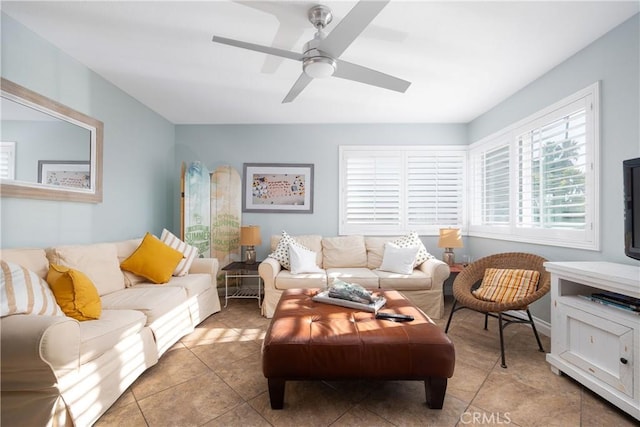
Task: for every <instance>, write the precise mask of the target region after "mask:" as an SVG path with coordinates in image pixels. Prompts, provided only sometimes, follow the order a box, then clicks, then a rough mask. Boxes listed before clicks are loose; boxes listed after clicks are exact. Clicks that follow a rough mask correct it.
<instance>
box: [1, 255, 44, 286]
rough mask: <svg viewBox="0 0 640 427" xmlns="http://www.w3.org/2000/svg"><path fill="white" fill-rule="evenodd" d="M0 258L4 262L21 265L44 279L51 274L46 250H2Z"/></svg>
mask: <svg viewBox="0 0 640 427" xmlns="http://www.w3.org/2000/svg"><path fill="white" fill-rule="evenodd" d="M0 258H1V259H2V260H3V261H7V262H12V263H14V264H18V265H21V266H23V267H24V268H26V269H27V270H30V271H33V272H34V273H36V274H37V275H38V277H41V278H43V279H44V278H46V277H47V273H48V272H49V260H48V259H47V254H46V253H45V251H44V249H40V248H29V249H2V250H0Z"/></svg>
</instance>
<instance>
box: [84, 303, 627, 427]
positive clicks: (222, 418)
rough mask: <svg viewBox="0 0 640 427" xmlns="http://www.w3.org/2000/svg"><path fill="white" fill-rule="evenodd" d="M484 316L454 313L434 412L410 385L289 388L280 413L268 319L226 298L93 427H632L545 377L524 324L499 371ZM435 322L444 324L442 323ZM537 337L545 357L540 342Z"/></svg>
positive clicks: (579, 390) (576, 388)
mask: <svg viewBox="0 0 640 427" xmlns="http://www.w3.org/2000/svg"><path fill="white" fill-rule="evenodd" d="M449 298H450V297H448V298H447V305H446V310H445V311H446V314H447V316H448V312H449V309H450V307H451V302H450V301H449ZM483 319H484V318H483V316H482V315H480V314H478V313H475V312H472V311H469V310H463V311H460V312H458V313H456V315H455V316H454V321H453V324H452V326H451V329H450V331H449V335H450V337H451V339H452V340H453V342H454V344H455V346H456V369H455V373H454V375H453V378H451V379H450V380H449V384H448V388H447V396H446V398H445V402H444V408H443V409H442V410H431V409H429V408H428V407H427V406H426V403H425V400H424V399H425V395H424V385H423V383H421V382H418V381H390V382H372V381H354V382H328V383H327V382H320V381H299V382H294V381H292V382H288V383H287V385H286V392H285V408H284V409H283V410H279V411H274V410H272V409H271V408H270V406H269V395H268V392H267V381H266V380H265V378H264V377H263V376H262V371H261V365H260V345H261V342H262V338H263V336H264V332H265V330H266V328H267V326H268V323H269V320H268V319H264V318H263V317H261V316H260V312H259V309H258V307H257V303H256V301H255V300H231V301H229V305H228V307H227V308H224V309H223V310H222V311H221V312H220V313H216V314H214V315H213V316H211V317H209V318H208V319H207V320H205V321H204V322H203V323H201V324H200V325H199V326H198V328H197V329H196V331H194V332H193V333H192V334H190V335H188V336H186V337H184V338H183V339H182V340H181V341H180V342H179V343H177V344H176V345H174V346H173V347H172V348H171V349H170V350H169V351H168V352H167V353H166V354H165V355H164V356H163V357H162V358H161V359H160V361H159V363H158V364H157V365H156V366H154V367H152V368H150V369H149V370H147V371H146V372H145V373H144V374H143V375H142V376H141V377H140V378H138V380H137V381H136V382H135V383H134V384H133V385H132V386H131V387H130V388H129V389H128V390H127V391H126V392H125V393H124V394H123V395H122V397H121V398H120V399H119V400H118V401H117V402H116V403H115V404H114V405H113V406H112V407H111V408H110V409H109V410H108V411H107V412H106V413H105V414H104V415H103V416H102V418H100V419H99V420H98V422H97V423H96V426H98V427H104V426H335V427H338V426H465V425H511V426H522V427H524V426H563V427H569V426H607V427H609V426H632V425H638V423H637V422H636V421H635V420H634V419H633V418H631V417H629V416H628V415H626V414H624V413H623V412H621V411H620V410H618V409H617V408H615V407H614V406H612V405H610V404H608V403H607V402H606V401H604V400H603V399H601V398H599V397H598V396H597V395H595V394H593V393H592V392H590V391H589V390H587V389H585V388H583V387H582V386H580V385H579V384H578V383H576V382H574V381H573V380H571V379H570V378H568V377H565V376H556V375H554V374H553V373H551V371H550V370H549V366H548V365H547V363H546V362H545V357H544V353H541V352H539V351H537V346H536V343H535V338H534V337H533V334H532V333H531V330H530V329H528V328H527V327H526V326H524V325H511V326H509V327H508V328H507V329H506V330H505V336H506V341H507V344H506V348H507V353H506V357H507V365H508V368H507V369H503V368H501V367H500V350H499V342H498V334H497V330H496V323H495V322H496V320H495V319H490V323H489V331H485V330H483ZM492 321H493V323H492ZM437 323H438V324H440V325H441V326H442V327H444V325H445V324H446V318H445V319H441V320H438V321H437ZM542 339H543V344H544V346H545V349H546V350H547V351H548V350H549V348H550V345H549V338H548V337H544V336H542Z"/></svg>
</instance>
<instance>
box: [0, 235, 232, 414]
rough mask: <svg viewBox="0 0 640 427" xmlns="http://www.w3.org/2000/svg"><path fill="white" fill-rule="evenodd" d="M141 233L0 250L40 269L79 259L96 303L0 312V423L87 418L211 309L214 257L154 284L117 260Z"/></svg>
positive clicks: (215, 303) (214, 306)
mask: <svg viewBox="0 0 640 427" xmlns="http://www.w3.org/2000/svg"><path fill="white" fill-rule="evenodd" d="M140 241H141V239H134V240H127V241H121V242H115V243H101V244H92V245H78V246H60V247H56V248H49V249H47V250H45V249H4V250H2V251H1V252H0V258H1V259H2V260H3V261H6V262H10V263H14V264H19V265H20V266H22V267H25V268H27V269H28V270H31V271H33V272H34V273H36V274H37V275H38V276H40V277H42V278H46V276H47V272H48V270H49V262H50V260H51V262H53V263H56V264H64V263H65V260H66V261H69V260H73V262H74V263H76V264H77V263H80V264H82V272H83V273H84V274H86V275H87V276H88V277H89V278H90V279H91V280H92V281H93V283H94V284H95V286H96V288H97V290H98V293H99V295H100V299H101V303H102V313H101V315H100V318H99V319H98V320H89V321H81V322H80V321H77V320H75V319H73V318H70V317H66V316H39V315H23V314H17V315H10V316H7V317H3V318H2V319H1V320H0V322H1V323H0V328H1V360H0V362H1V368H0V369H1V372H0V374H1V389H2V406H1V420H0V421H1V424H2V425H7V426H10V425H15V426H17V425H24V426H27V425H29V426H47V425H77V426H89V425H91V424H93V423H94V422H95V421H96V420H97V419H98V418H99V417H100V416H101V415H102V414H103V413H104V412H105V411H106V410H107V409H108V408H109V407H110V406H111V405H112V404H113V403H114V402H115V401H116V400H117V398H118V397H119V396H120V395H121V394H122V393H123V392H124V391H125V390H126V389H127V387H129V386H130V385H131V384H132V383H133V382H134V381H135V379H136V378H137V377H138V376H139V375H140V374H142V373H143V372H144V371H145V370H146V369H147V368H149V367H150V366H153V365H154V364H156V363H157V361H158V358H159V357H160V356H161V355H162V354H163V353H164V352H165V351H166V350H167V349H168V348H169V347H171V346H172V345H173V344H174V343H176V342H177V341H178V340H179V339H180V338H181V337H183V336H184V335H186V334H188V333H190V332H191V331H193V330H194V327H195V326H196V325H197V324H199V323H200V322H202V321H203V320H204V319H206V318H207V317H208V316H209V315H211V314H213V313H216V312H218V311H220V300H219V297H218V292H217V288H216V275H217V273H218V262H217V260H216V259H201V258H196V259H195V260H194V261H193V264H192V265H191V268H190V270H189V273H188V274H187V275H186V276H181V277H172V278H171V279H170V280H169V282H168V283H166V284H161V285H158V284H153V283H149V282H147V281H145V279H143V278H141V277H139V276H135V275H133V274H131V273H128V272H123V271H122V270H120V267H119V266H120V262H121V261H122V260H124V259H126V258H127V257H128V256H129V255H130V254H132V253H133V251H134V250H135V249H136V248H137V247H138V245H139V244H140Z"/></svg>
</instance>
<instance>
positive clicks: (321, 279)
mask: <svg viewBox="0 0 640 427" xmlns="http://www.w3.org/2000/svg"><path fill="white" fill-rule="evenodd" d="M274 286H275V288H276V289H295V288H323V289H324V288H326V287H327V274H326V272H325V271H324V270H322V272H321V273H302V274H291V272H290V271H289V270H280V273H278V275H277V276H276V278H275V282H274Z"/></svg>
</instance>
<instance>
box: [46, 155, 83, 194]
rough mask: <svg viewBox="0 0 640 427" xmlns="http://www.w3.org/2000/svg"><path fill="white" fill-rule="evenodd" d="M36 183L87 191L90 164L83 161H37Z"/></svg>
mask: <svg viewBox="0 0 640 427" xmlns="http://www.w3.org/2000/svg"><path fill="white" fill-rule="evenodd" d="M38 182H39V183H40V184H47V185H56V186H59V187H70V188H79V189H87V190H89V189H91V172H90V164H89V162H88V161H84V160H38Z"/></svg>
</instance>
